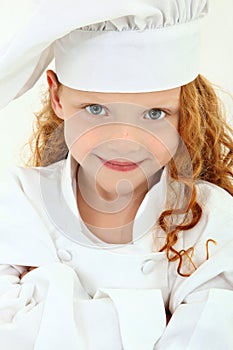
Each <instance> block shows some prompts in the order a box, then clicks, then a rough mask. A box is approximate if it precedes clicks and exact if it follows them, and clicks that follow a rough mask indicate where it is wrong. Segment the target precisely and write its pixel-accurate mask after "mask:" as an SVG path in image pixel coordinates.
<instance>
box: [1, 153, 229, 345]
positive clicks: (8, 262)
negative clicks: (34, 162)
mask: <svg viewBox="0 0 233 350" xmlns="http://www.w3.org/2000/svg"><path fill="white" fill-rule="evenodd" d="M76 166H77V165H76V163H75V161H74V159H73V158H72V157H71V156H70V154H69V155H68V158H67V159H66V160H62V161H59V162H57V163H54V164H52V165H50V166H47V167H38V168H23V167H17V166H15V167H11V169H10V170H9V173H8V175H7V179H6V181H2V190H1V198H0V243H1V244H0V264H1V265H0V349H4V350H13V349H15V348H17V349H18V350H31V349H36V350H55V349H56V350H63V349H69V350H78V349H80V350H110V349H111V350H122V349H124V350H153V349H154V350H160V349H162V350H187V349H188V350H199V349H211V350H219V349H220V348H223V349H224V350H228V349H229V350H230V349H231V350H232V349H233V332H232V329H233V291H232V289H233V239H232V237H233V198H232V197H231V196H230V195H229V194H228V193H227V192H226V191H224V190H223V189H221V188H219V187H217V186H215V185H213V184H210V183H207V182H204V181H199V182H198V184H197V195H198V201H199V202H200V203H201V205H202V208H203V215H202V218H201V220H200V222H199V223H198V224H197V225H196V226H195V227H194V228H193V229H190V230H189V231H186V232H185V233H182V232H181V233H180V236H179V240H178V243H177V244H176V246H175V247H176V249H178V250H181V249H188V248H189V247H192V246H194V248H195V253H194V256H193V261H194V263H195V265H196V266H197V269H196V270H195V271H194V272H193V273H192V274H191V276H190V277H182V276H180V275H179V274H178V273H177V264H178V262H171V263H170V262H168V260H167V257H166V253H165V252H159V251H158V247H157V243H156V242H160V240H161V239H162V240H164V233H163V232H162V231H161V230H160V229H159V228H158V229H155V230H153V233H152V231H151V230H150V229H151V228H152V226H153V225H154V223H155V221H156V219H157V218H158V216H159V215H160V213H161V211H162V210H163V208H164V203H165V193H166V189H167V186H168V183H167V181H168V175H167V171H166V168H165V170H164V171H163V174H162V176H161V179H160V181H159V182H158V183H157V184H156V185H154V186H153V187H152V188H151V189H150V190H149V191H148V193H147V194H146V196H145V197H144V199H143V201H142V203H141V205H140V207H139V209H138V211H137V214H136V217H135V221H134V223H136V224H135V225H134V226H133V237H134V243H132V244H122V245H120V246H118V247H117V248H116V246H115V245H111V244H109V245H108V247H107V248H108V249H105V248H106V244H105V245H103V246H101V243H104V242H102V241H101V240H100V239H98V238H97V237H96V236H95V235H94V234H92V233H91V232H90V231H89V230H88V229H87V227H86V226H85V224H84V223H83V222H82V220H81V218H80V216H79V212H78V208H77V204H76V198H75V193H76V191H75V186H76V184H75V173H76ZM61 228H62V229H61ZM145 232H148V233H147V234H145ZM72 235H78V237H79V239H80V241H81V243H80V244H77V243H76V242H75V241H74V239H73V238H74V236H72ZM153 235H154V237H155V239H156V240H155V243H154V241H153ZM70 237H71V238H70ZM72 237H73V238H72ZM76 237H77V236H76ZM208 239H213V240H215V241H216V242H217V245H215V244H213V243H211V242H210V245H209V259H208V260H206V249H205V244H206V241H207V240H208ZM91 243H92V244H93V246H92V247H91V246H90V244H91ZM98 244H99V245H98ZM95 245H96V248H95ZM97 245H98V249H97ZM25 266H37V267H38V268H37V269H34V270H33V271H31V272H29V273H27V274H26V275H25V276H24V277H23V278H22V279H21V280H20V278H19V275H20V274H21V273H22V272H23V271H25V269H26V268H25ZM184 267H185V266H184ZM165 307H169V309H170V311H171V313H172V318H171V320H170V322H169V323H168V325H167V327H166V317H165Z"/></svg>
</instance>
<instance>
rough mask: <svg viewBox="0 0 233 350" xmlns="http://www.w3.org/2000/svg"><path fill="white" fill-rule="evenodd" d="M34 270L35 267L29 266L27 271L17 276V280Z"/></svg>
mask: <svg viewBox="0 0 233 350" xmlns="http://www.w3.org/2000/svg"><path fill="white" fill-rule="evenodd" d="M34 269H36V267H35V266H29V267H28V269H27V271H24V272H23V273H21V275H20V276H19V278H20V279H21V278H23V276H25V275H26V274H27V273H28V272H30V271H32V270H34Z"/></svg>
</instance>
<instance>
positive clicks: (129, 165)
mask: <svg viewBox="0 0 233 350" xmlns="http://www.w3.org/2000/svg"><path fill="white" fill-rule="evenodd" d="M98 158H99V159H100V160H101V162H102V163H103V164H104V166H106V167H107V168H109V169H112V170H116V171H131V170H134V169H136V168H138V166H139V165H140V164H141V163H142V162H143V161H140V162H137V163H135V162H124V161H119V160H114V159H111V160H106V159H103V158H101V157H98Z"/></svg>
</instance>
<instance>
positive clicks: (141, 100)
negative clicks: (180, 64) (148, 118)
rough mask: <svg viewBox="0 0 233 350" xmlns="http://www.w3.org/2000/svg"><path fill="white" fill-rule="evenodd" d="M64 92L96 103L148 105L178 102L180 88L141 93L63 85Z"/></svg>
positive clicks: (77, 98) (79, 99) (81, 99)
mask: <svg viewBox="0 0 233 350" xmlns="http://www.w3.org/2000/svg"><path fill="white" fill-rule="evenodd" d="M63 89H64V93H66V92H67V93H68V94H69V96H70V97H71V98H75V99H76V100H78V101H82V102H85V101H87V102H91V101H94V102H98V103H100V104H101V103H111V102H125V103H136V104H144V105H150V104H153V103H155V102H156V103H160V104H165V103H168V102H169V104H174V105H176V104H178V103H179V98H180V91H181V88H180V87H178V88H174V89H169V90H164V91H153V92H142V93H110V92H109V93H108V92H95V91H84V90H75V89H71V88H68V87H66V86H64V85H63Z"/></svg>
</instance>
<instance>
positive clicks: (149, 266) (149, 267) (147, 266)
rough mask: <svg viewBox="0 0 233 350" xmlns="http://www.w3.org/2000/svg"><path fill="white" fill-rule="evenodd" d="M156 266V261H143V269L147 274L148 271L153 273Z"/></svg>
mask: <svg viewBox="0 0 233 350" xmlns="http://www.w3.org/2000/svg"><path fill="white" fill-rule="evenodd" d="M154 268H155V261H154V260H151V259H148V260H145V261H144V262H143V264H142V267H141V270H142V272H143V273H144V274H145V275H147V274H148V273H151V272H152V271H153V270H154Z"/></svg>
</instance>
